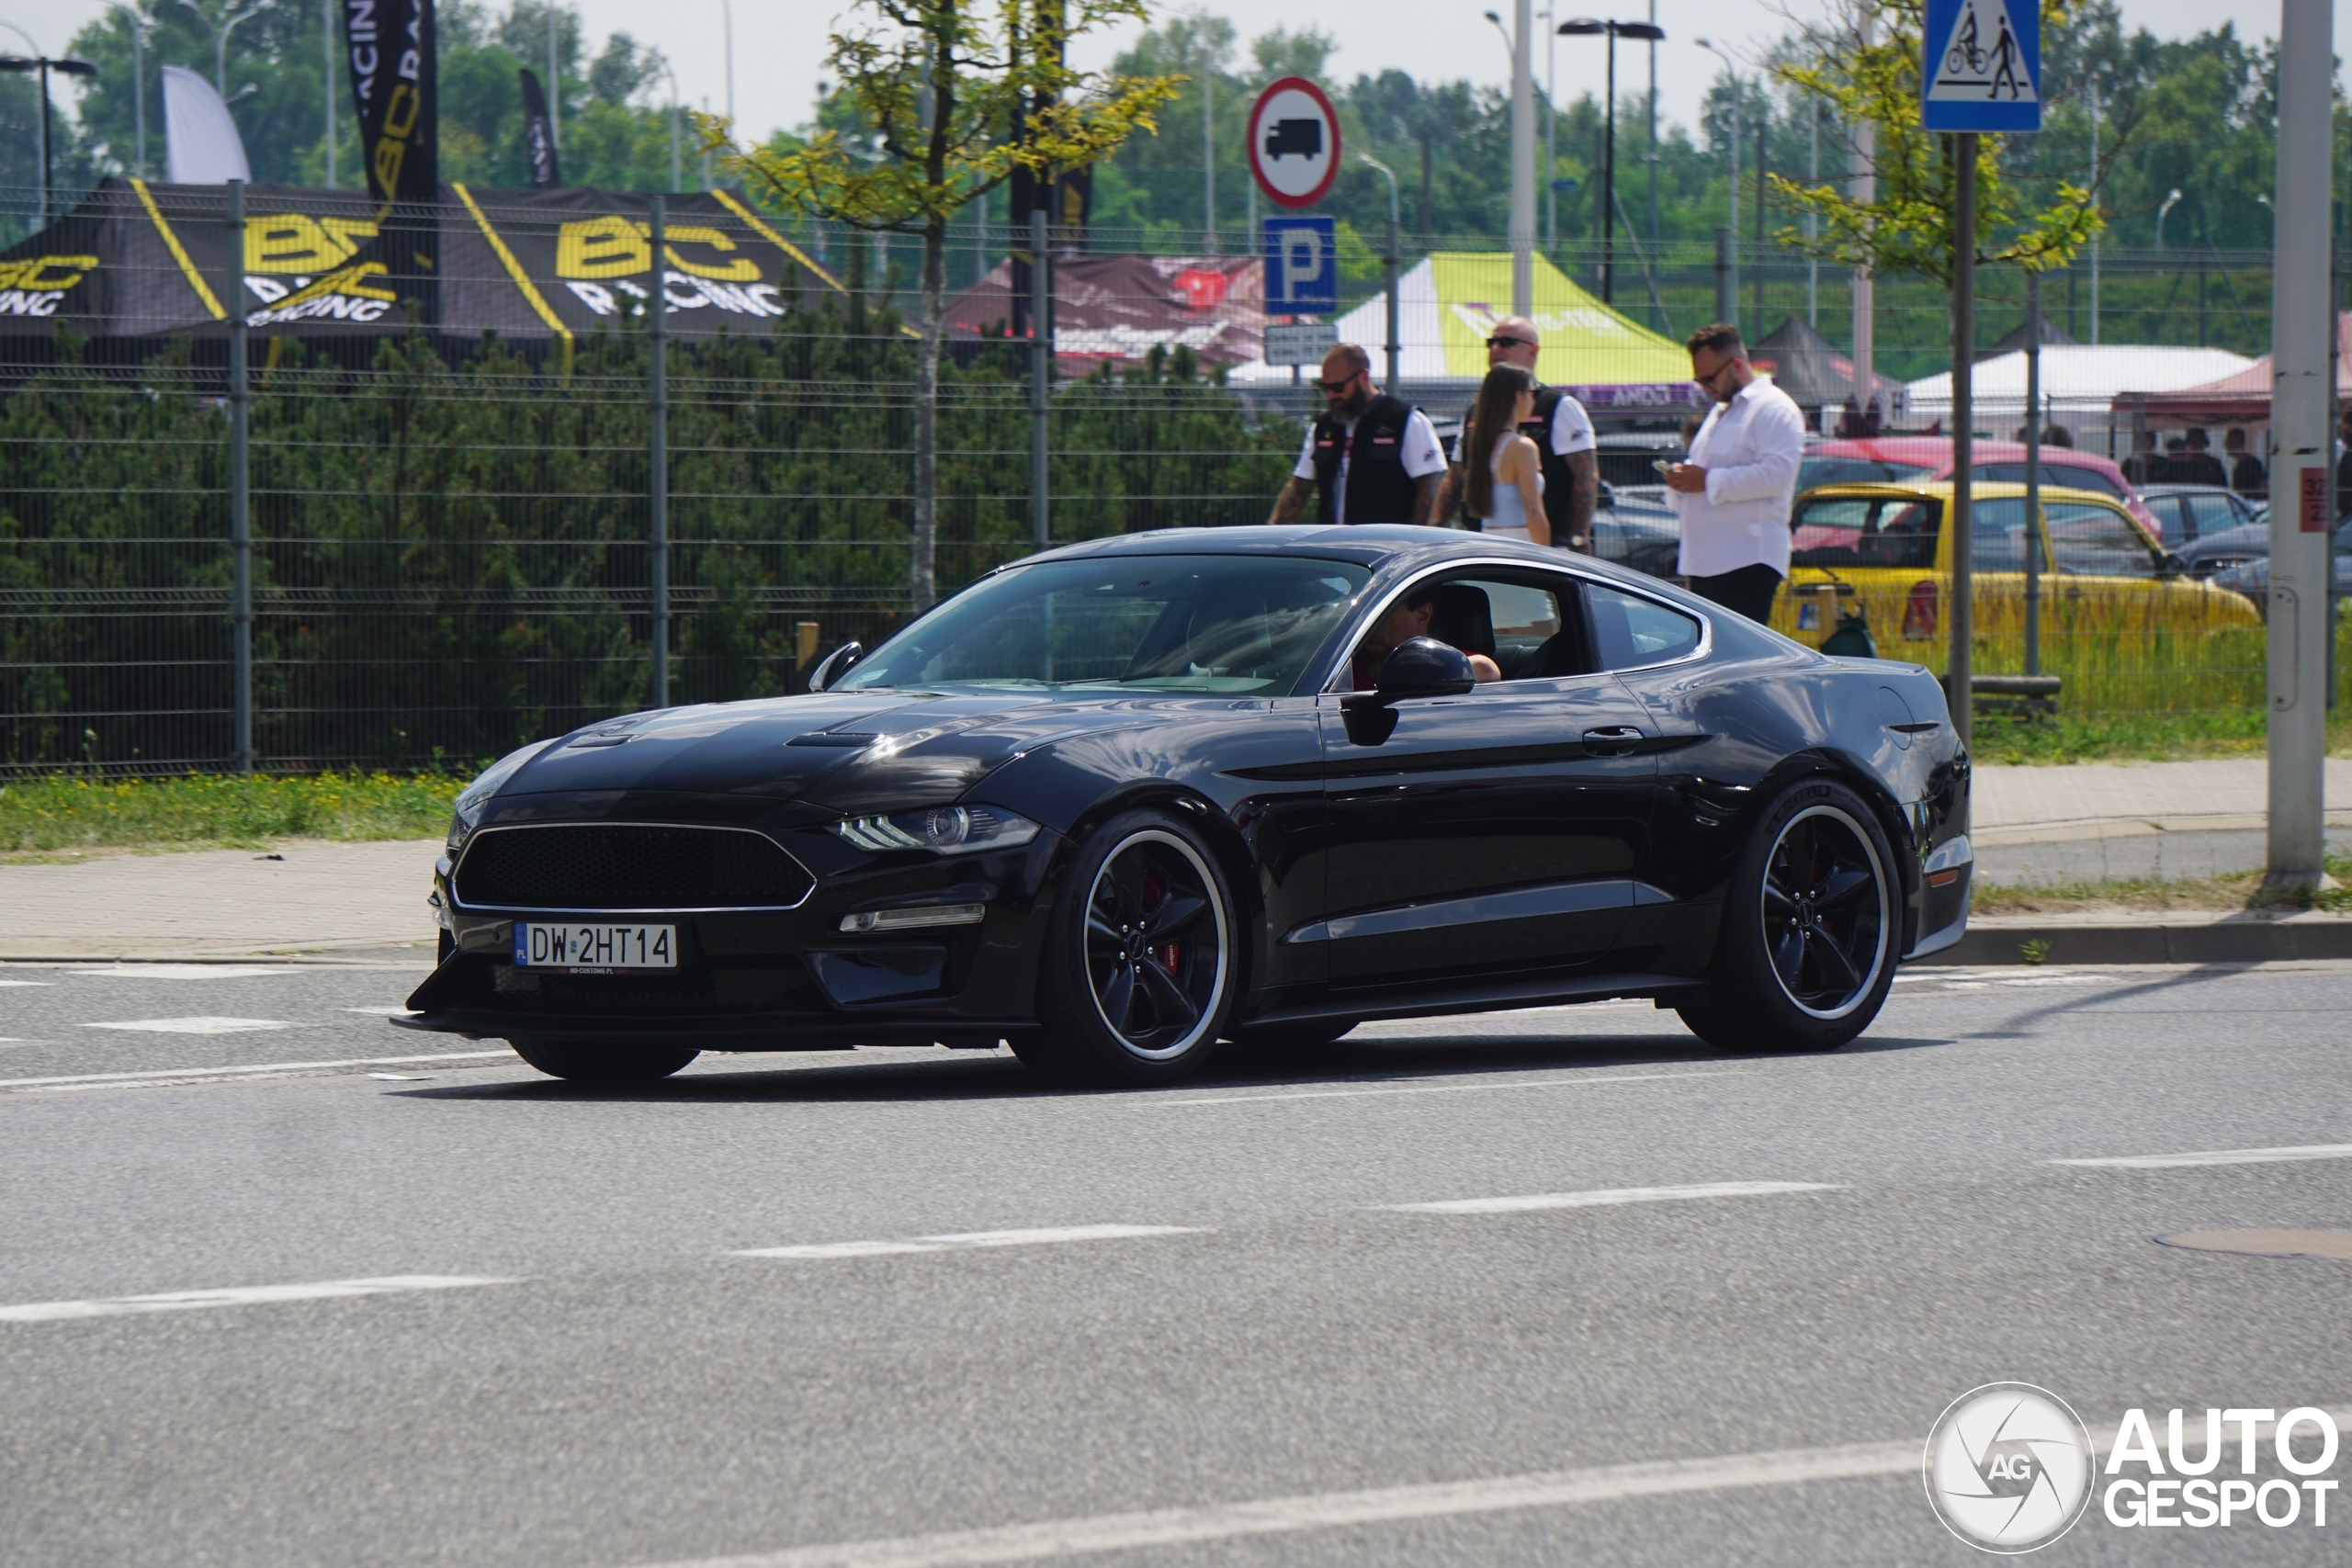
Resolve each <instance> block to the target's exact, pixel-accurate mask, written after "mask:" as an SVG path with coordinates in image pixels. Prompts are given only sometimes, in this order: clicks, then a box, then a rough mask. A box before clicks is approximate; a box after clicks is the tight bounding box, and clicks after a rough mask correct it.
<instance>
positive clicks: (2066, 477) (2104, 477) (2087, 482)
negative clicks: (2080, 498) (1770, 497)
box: [1797, 435, 2165, 540]
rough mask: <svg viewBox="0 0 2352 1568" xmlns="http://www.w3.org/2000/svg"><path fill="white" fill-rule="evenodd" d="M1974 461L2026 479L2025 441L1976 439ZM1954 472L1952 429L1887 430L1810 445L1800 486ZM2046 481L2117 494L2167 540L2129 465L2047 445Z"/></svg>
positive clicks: (2002, 475) (2011, 478) (1996, 477)
mask: <svg viewBox="0 0 2352 1568" xmlns="http://www.w3.org/2000/svg"><path fill="white" fill-rule="evenodd" d="M1970 455H1971V456H1972V457H1973V459H1974V461H1973V463H1972V464H1971V465H1970V466H1971V468H1973V470H1974V474H1975V477H1976V478H1977V479H1982V480H1985V481H1986V482H1988V483H1994V484H2023V483H2025V443H2023V442H2022V441H1975V442H1972V443H1970ZM1937 479H1951V436H1949V435H1883V436H1880V437H1878V438H1876V439H1874V440H1868V441H1815V442H1814V443H1812V444H1810V445H1809V446H1807V447H1806V448H1805V455H1804V467H1803V468H1800V469H1798V470H1797V491H1798V493H1799V494H1803V493H1804V491H1808V490H1811V489H1812V488H1813V487H1814V486H1815V485H1827V484H1901V483H1905V482H1906V481H1910V480H1918V481H1921V482H1932V481H1934V480H1937ZM2041 482H2042V483H2044V484H2051V485H2064V486H2065V487H2066V488H2068V489H2070V490H2087V491H2096V492H2097V493H2098V494H2100V495H2111V496H2113V497H2115V499H2116V500H2118V501H2120V502H2122V503H2123V505H2124V509H2125V510H2126V511H2128V512H2130V513H2131V515H2132V516H2133V517H2134V518H2136V519H2137V520H2138V521H2139V524H2140V526H2141V527H2143V528H2144V529H2146V530H2147V531H2148V536H2149V537H2150V538H2152V539H2159V540H2161V539H2162V538H2163V537H2164V536H2165V535H2164V526H2163V525H2161V524H2159V523H2158V522H2157V521H2156V516H2155V513H2153V512H2150V511H2149V510H2148V507H2147V503H2146V502H2143V501H2142V500H2141V499H2140V492H2139V491H2135V490H2133V489H2132V488H2131V480H2129V479H2125V478H2124V477H2123V470H2122V469H2121V468H2117V467H2116V466H2115V465H2114V464H2113V463H2112V462H2110V461H2109V460H2108V459H2107V458H2105V457H2100V456H2099V455H2098V453H2096V452H2083V451H2078V450H2076V449H2075V448H2074V447H2072V446H2044V447H2043V448H2042V449H2041Z"/></svg>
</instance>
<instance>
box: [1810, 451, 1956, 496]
mask: <svg viewBox="0 0 2352 1568" xmlns="http://www.w3.org/2000/svg"><path fill="white" fill-rule="evenodd" d="M1927 473H1928V468H1927V466H1926V465H1925V464H1923V463H1895V462H1890V461H1888V460H1887V459H1885V458H1883V457H1807V458H1806V459H1805V460H1804V462H1803V463H1801V464H1799V465H1798V467H1797V493H1799V494H1800V495H1802V494H1803V493H1804V492H1805V491H1809V490H1812V489H1814V488H1815V486H1818V485H1883V484H1901V483H1902V482H1903V481H1905V479H1924V478H1925V477H1927Z"/></svg>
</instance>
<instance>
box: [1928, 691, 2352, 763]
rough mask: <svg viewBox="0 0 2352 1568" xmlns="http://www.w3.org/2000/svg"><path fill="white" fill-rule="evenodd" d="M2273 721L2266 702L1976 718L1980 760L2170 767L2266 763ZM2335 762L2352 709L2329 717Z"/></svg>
mask: <svg viewBox="0 0 2352 1568" xmlns="http://www.w3.org/2000/svg"><path fill="white" fill-rule="evenodd" d="M2265 719H2266V715H2265V713H2264V711H2263V709H2262V706H2261V705H2259V704H2250V705H2247V706H2245V707H2239V708H2220V709H2210V710H2205V711H2200V712H2197V713H2115V714H2091V715H2087V716H2080V717H2078V716H2074V715H2070V714H2060V715H2059V716H2056V717H2055V718H2045V719H2034V720H2024V721H2020V720H2017V719H2012V718H2008V717H2006V716H1996V715H1992V714H1982V713H1980V714H1978V715H1977V716H1976V736H1975V745H1974V748H1973V751H1974V756H1975V759H1976V761H1980V762H2006V763H2028V764H2032V763H2052V762H2171V761H2184V760H2188V759H2192V758H2199V757H2259V756H2261V755H2262V754H2263V747H2264V740H2265V734H2266V731H2265V728H2264V725H2265ZM2327 750H2328V754H2329V755H2330V756H2346V755H2352V711H2341V710H2340V711H2339V712H2338V713H2336V714H2332V715H2330V716H2329V718H2328V726H2327Z"/></svg>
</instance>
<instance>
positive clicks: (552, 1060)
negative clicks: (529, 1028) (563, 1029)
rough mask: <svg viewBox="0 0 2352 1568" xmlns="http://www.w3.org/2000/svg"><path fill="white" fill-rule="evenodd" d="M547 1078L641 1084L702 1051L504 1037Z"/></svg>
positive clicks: (683, 1047)
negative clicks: (509, 1038)
mask: <svg viewBox="0 0 2352 1568" xmlns="http://www.w3.org/2000/svg"><path fill="white" fill-rule="evenodd" d="M507 1043H508V1044H509V1045H512V1046H513V1047H515V1055H517V1056H520V1057H522V1058H523V1060H525V1061H526V1062H528V1063H530V1064H531V1066H535V1067H537V1068H538V1069H539V1071H541V1072H543V1073H545V1074H547V1075H548V1077H551V1078H562V1079H565V1080H566V1081H568V1082H571V1083H577V1084H602V1085H614V1086H617V1085H622V1084H643V1083H654V1082H658V1081H659V1080H661V1079H662V1078H666V1077H669V1076H670V1075H671V1074H673V1073H674V1072H676V1071H678V1070H679V1069H680V1068H682V1067H684V1066H686V1065H687V1064H688V1063H689V1062H692V1061H693V1060H694V1059H695V1057H696V1056H699V1055H702V1053H701V1052H700V1051H698V1050H696V1049H695V1048H694V1047H692V1046H690V1045H632V1044H624V1043H606V1042H605V1041H601V1040H563V1039H558V1038H555V1037H552V1036H549V1035H544V1034H538V1035H527V1036H524V1037H522V1038H519V1039H513V1040H509V1041H507Z"/></svg>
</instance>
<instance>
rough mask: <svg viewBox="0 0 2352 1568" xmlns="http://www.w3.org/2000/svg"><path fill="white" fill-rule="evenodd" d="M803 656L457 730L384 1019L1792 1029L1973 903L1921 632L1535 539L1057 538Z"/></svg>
mask: <svg viewBox="0 0 2352 1568" xmlns="http://www.w3.org/2000/svg"><path fill="white" fill-rule="evenodd" d="M1411 634H1419V635H1411ZM1472 655H1477V656H1481V657H1480V658H1478V659H1477V660H1476V661H1475V663H1474V660H1472V658H1471V656H1472ZM1498 673H1499V675H1500V679H1495V678H1494V677H1495V676H1496V675H1497V674H1498ZM1480 676H1483V677H1484V679H1476V677H1480ZM809 684H810V685H811V686H812V687H813V688H815V690H813V691H812V692H811V693H810V694H808V695H805V696H794V697H781V698H772V699H763V700H757V701H747V702H736V703H721V704H713V705H703V706H695V707H684V708H670V709H665V710H662V711H661V712H655V713H641V714H635V715H632V716H628V717H626V718H619V719H614V720H611V721H609V722H605V723H601V724H594V725H590V726H589V727H587V728H583V729H580V730H576V731H574V732H573V733H571V734H570V735H566V736H561V737H559V738H557V739H552V740H543V741H540V742H539V743H537V745H533V746H528V747H526V748H524V749H523V750H520V751H517V752H515V753H514V754H513V755H512V756H509V757H507V758H505V759H504V760H503V761H500V762H499V763H498V764H497V765H496V766H494V767H492V769H490V770H489V771H488V772H487V773H484V774H482V776H481V778H480V779H478V780H476V781H475V782H474V783H473V784H472V785H471V786H470V787H469V788H468V789H467V791H466V792H465V794H464V795H462V796H461V797H460V798H459V800H458V808H457V816H456V820H455V821H454V822H453V823H452V824H451V827H450V829H449V841H448V848H447V854H446V855H445V856H444V857H443V858H442V859H441V861H440V863H439V865H438V868H437V872H436V875H435V888H434V893H433V897H432V901H433V903H434V905H435V910H436V914H437V918H438V919H439V921H440V924H441V928H442V935H441V944H440V946H441V961H440V964H439V966H438V967H437V968H436V969H435V972H434V974H433V976H431V978H429V979H427V980H426V981H425V982H424V985H423V986H421V987H418V989H417V991H416V993H415V995H414V996H413V997H412V998H410V999H409V1004H408V1005H409V1007H410V1009H411V1010H412V1012H411V1014H410V1016H408V1017H405V1018H400V1019H396V1020H395V1021H396V1022H398V1023H399V1024H401V1026H402V1027H405V1028H410V1029H424V1030H440V1031H446V1032H455V1033H460V1034H465V1035H469V1036H477V1037H481V1036H489V1037H497V1038H503V1039H505V1040H508V1041H510V1042H512V1043H513V1044H514V1047H515V1051H516V1052H517V1053H519V1054H520V1055H522V1056H523V1058H524V1059H525V1060H526V1061H527V1062H529V1063H530V1064H532V1065H533V1066H537V1067H538V1068H540V1069H542V1070H544V1071H546V1072H548V1073H551V1074H554V1075H556V1076H558V1077H567V1078H578V1079H589V1080H602V1081H606V1082H613V1081H627V1080H631V1079H646V1078H652V1077H661V1076H662V1075H664V1074H668V1073H673V1072H675V1071H677V1070H678V1069H679V1068H680V1067H682V1066H684V1065H685V1064H686V1063H688V1062H690V1061H692V1060H693V1059H694V1057H695V1055H696V1054H697V1052H698V1051H700V1050H703V1049H706V1048H709V1049H721V1050H728V1051H794V1050H823V1049H839V1048H843V1047H847V1046H850V1045H853V1044H858V1043H865V1044H889V1043H942V1044H946V1045H949V1046H975V1047H992V1046H994V1045H995V1044H996V1043H998V1042H999V1041H1000V1040H1001V1041H1004V1042H1006V1043H1010V1044H1011V1046H1012V1049H1013V1051H1015V1052H1016V1053H1017V1054H1018V1055H1020V1057H1021V1059H1022V1060H1023V1062H1025V1063H1029V1064H1031V1065H1033V1066H1038V1067H1042V1068H1046V1069H1048V1070H1050V1071H1052V1072H1054V1073H1056V1074H1057V1075H1062V1076H1076V1077H1089V1078H1092V1079H1096V1080H1099V1081H1107V1082H1114V1083H1130V1084H1150V1083H1165V1082H1169V1081H1171V1080H1174V1079H1177V1078H1180V1077H1183V1076H1184V1075H1186V1074H1187V1073H1190V1072H1192V1071H1193V1069H1195V1068H1196V1067H1198V1066H1200V1064H1201V1062H1202V1061H1203V1060H1204V1058H1205V1057H1206V1056H1207V1055H1209V1054H1210V1053H1211V1052H1212V1051H1214V1050H1216V1048H1217V1047H1218V1045H1219V1043H1220V1042H1224V1041H1232V1042H1237V1043H1239V1044H1241V1045H1243V1046H1245V1047H1246V1046H1250V1045H1278V1044H1299V1043H1318V1042H1322V1041H1327V1040H1330V1039H1335V1038H1337V1037H1338V1036H1339V1035H1340V1034H1341V1033H1343V1032H1346V1031H1347V1030H1349V1029H1350V1028H1351V1027H1353V1026H1354V1025H1355V1024H1356V1023H1358V1022H1360V1021H1363V1020H1366V1019H1381V1018H1403V1017H1412V1016H1417V1015H1427V1014H1440V1013H1458V1012H1476V1011H1480V1010H1492V1009H1499V1008H1519V1007H1529V1006H1534V1005H1541V1004H1553V1003H1563V1002H1577V1001H1592V1000H1599V999H1601V998H1612V997H1642V998H1656V1000H1657V1004H1658V1005H1659V1006H1661V1007H1671V1008H1673V1009H1674V1010H1676V1011H1678V1012H1679V1014H1680V1015H1681V1017H1682V1019H1683V1020H1684V1021H1685V1022H1687V1023H1688V1024H1689V1025H1690V1027H1691V1029H1692V1030H1693V1031H1695V1032H1697V1033H1698V1034H1699V1035H1700V1036H1701V1037H1702V1038H1703V1039H1705V1040H1706V1041H1707V1042H1708V1043H1711V1044H1713V1045H1715V1046H1718V1047H1721V1048H1724V1049H1729V1050H1762V1051H1783V1050H1819V1049H1826V1048H1830V1047H1835V1046H1837V1045H1840V1044H1842V1043H1845V1042H1846V1041H1848V1040H1850V1039H1852V1038H1853V1037H1854V1036H1855V1035H1857V1034H1859V1033H1860V1032H1862V1030H1864V1029H1865V1028H1867V1027H1868V1026H1869V1024H1870V1022H1871V1019H1872V1018H1873V1017H1875V1016H1876V1014H1877V1012H1878V1010H1879V1009H1880V1007H1881V1006H1882V1005H1883V1002H1884V1000H1885V998H1886V995H1887V989H1888V987H1889V986H1890V985H1891V984H1892V982H1893V980H1894V969H1895V965H1896V964H1897V963H1898V962H1899V961H1900V960H1902V959H1904V958H1907V957H1917V956H1919V955H1921V954H1923V953H1931V952H1934V951H1936V950H1937V949H1939V948H1942V947H1946V946H1949V945H1950V944H1951V943H1952V942H1957V941H1958V940H1959V939H1960V936H1961V933H1962V930H1963V929H1964V928H1965V926H1966V924H1967V918H1968V896H1969V871H1970V864H1971V857H1970V852H1969V844H1968V839H1967V837H1966V833H1965V828H1966V824H1967V809H1968V782H1969V765H1968V759H1967V755H1966V752H1965V751H1964V750H1963V749H1962V746H1961V744H1960V741H1959V738H1958V737H1957V735H1956V734H1955V733H1954V731H1953V729H1952V727H1951V723H1950V720H1949V717H1948V715H1947V712H1946V708H1945V703H1944V694H1943V691H1942V689H1941V687H1940V686H1939V684H1938V683H1937V682H1936V681H1935V680H1934V678H1932V677H1931V676H1930V675H1928V672H1927V671H1924V670H1921V669H1919V668H1917V667H1916V666H1913V665H1906V664H1898V663H1892V662H1883V661H1880V660H1865V659H1826V658H1824V657H1822V656H1821V655H1819V654H1817V653H1815V652H1814V651H1812V650H1811V649H1805V648H1802V647H1799V646H1798V645H1797V644H1795V643H1793V642H1790V641H1788V640H1787V639H1785V638H1783V637H1779V636H1776V635H1775V634H1773V633H1772V632H1770V631H1768V630H1766V629H1765V628H1763V627H1761V626H1756V625H1753V624H1752V623H1750V622H1748V621H1746V620H1744V619H1742V618H1740V617H1739V616H1737V615H1730V614H1728V613H1726V612H1724V611H1722V610H1719V609H1717V608H1716V607H1714V606H1713V605H1711V604H1706V603H1705V602H1703V601H1702V600H1699V599H1696V598H1693V597H1691V595H1689V594H1686V593H1683V592H1679V591H1678V590H1676V589H1675V588H1673V587H1671V586H1669V585H1668V584H1665V583H1662V582H1660V581H1657V580H1655V579H1652V578H1646V577H1640V576H1636V575H1634V574H1633V573H1630V572H1625V571H1622V570H1617V569H1615V568H1612V567H1610V566H1608V565H1606V564H1603V563H1597V562H1595V561H1592V560H1590V559H1588V558H1581V557H1574V556H1567V555H1564V554H1562V553H1560V552H1558V551H1555V550H1548V549H1544V548H1540V547H1533V546H1529V545H1523V544H1516V543H1510V542H1505V541H1496V540H1484V539H1481V538H1480V537H1479V536H1476V535H1464V534H1459V533H1449V532H1444V531H1441V530H1436V529H1426V528H1404V527H1393V528H1392V527H1360V528H1311V527H1310V528H1227V529H1215V530H1199V531H1184V532H1170V533H1159V534H1140V535H1131V536H1125V537H1121V538H1114V539H1103V540H1097V541H1094V542H1092V543H1090V544H1084V545H1077V546H1072V547H1069V548H1066V549H1058V550H1054V551H1051V552H1049V553H1046V554H1044V555H1039V556H1035V557H1033V558H1029V559H1027V560H1024V561H1021V562H1019V563H1017V564H1015V565H1012V566H1010V567H1006V568H1004V569H1002V570H999V571H996V572H994V573H992V574H990V575H989V576H987V577H984V578H982V579H980V580H979V581H976V582H974V583H973V584H971V585H970V586H969V587H967V588H966V589H964V590H963V591H962V592H959V593H956V595H954V596H953V597H951V598H949V599H948V600H946V601H945V602H944V603H943V604H939V605H938V606H937V607H936V608H934V609H933V610H932V611H931V612H930V613H929V614H927V615H922V616H921V617H919V618H918V619H916V620H914V621H913V622H911V623H910V624H909V625H908V626H906V627H904V628H903V629H902V630H900V631H899V632H898V633H896V634H895V635H893V636H892V637H889V638H888V639H887V640H885V641H884V642H882V643H881V644H880V646H878V647H876V648H875V649H872V650H871V651H867V650H865V649H860V648H859V647H858V646H857V645H855V644H854V643H853V644H849V645H847V646H845V647H842V648H841V649H835V650H834V651H833V652H832V653H831V654H830V655H828V656H827V658H826V659H825V660H823V661H822V662H821V663H820V664H819V665H818V666H816V667H815V669H814V670H813V671H812V673H811V679H810V682H809Z"/></svg>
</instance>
